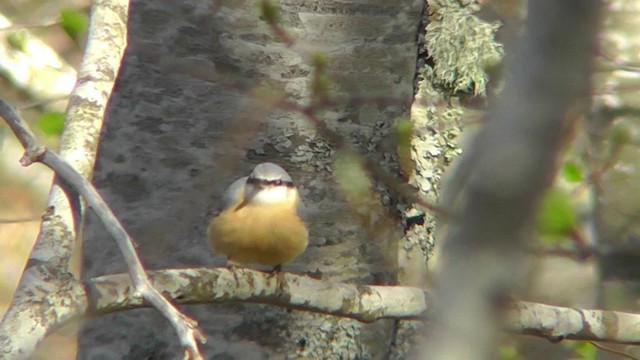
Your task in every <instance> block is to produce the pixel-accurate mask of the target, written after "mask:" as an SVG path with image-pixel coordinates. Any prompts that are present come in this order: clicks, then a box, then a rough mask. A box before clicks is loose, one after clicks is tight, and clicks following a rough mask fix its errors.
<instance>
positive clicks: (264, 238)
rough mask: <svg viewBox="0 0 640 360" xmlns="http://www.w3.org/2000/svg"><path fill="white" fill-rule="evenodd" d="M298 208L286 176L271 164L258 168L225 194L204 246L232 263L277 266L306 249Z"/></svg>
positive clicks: (304, 229) (238, 181)
mask: <svg viewBox="0 0 640 360" xmlns="http://www.w3.org/2000/svg"><path fill="white" fill-rule="evenodd" d="M300 206H301V204H300V195H299V194H298V189H296V187H295V185H294V184H293V181H292V180H291V176H289V174H288V173H287V172H286V171H285V170H284V169H283V168H281V167H280V166H278V165H276V164H272V163H268V162H267V163H262V164H259V165H257V166H256V167H255V168H254V169H253V171H252V172H251V174H250V175H249V176H245V177H243V178H241V179H238V180H236V181H235V182H234V183H233V184H231V186H229V188H228V189H227V191H226V193H225V194H224V196H223V199H222V206H221V208H220V212H219V213H217V214H216V215H215V216H214V217H213V219H211V223H209V230H208V234H209V241H210V242H211V245H212V246H213V248H214V250H215V252H216V253H217V254H222V255H226V256H227V259H228V261H229V262H231V263H241V264H248V263H256V264H262V265H269V266H275V267H279V265H281V264H283V263H287V262H290V261H292V260H293V259H294V258H296V257H297V256H299V255H300V254H302V252H303V251H304V250H305V249H306V247H307V243H308V237H309V235H308V232H307V228H306V227H305V224H304V222H303V221H302V219H301V218H300V214H299V211H300Z"/></svg>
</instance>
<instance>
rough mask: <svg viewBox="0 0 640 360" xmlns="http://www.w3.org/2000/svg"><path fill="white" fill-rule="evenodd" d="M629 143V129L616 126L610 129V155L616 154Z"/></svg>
mask: <svg viewBox="0 0 640 360" xmlns="http://www.w3.org/2000/svg"><path fill="white" fill-rule="evenodd" d="M629 142H631V133H630V131H629V128H627V127H626V126H624V125H618V126H615V127H613V128H612V129H611V132H610V133H609V147H610V150H609V151H610V152H611V154H612V155H615V154H617V152H618V151H620V150H621V149H622V147H624V146H625V145H627V144H628V143H629Z"/></svg>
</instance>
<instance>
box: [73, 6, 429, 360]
mask: <svg viewBox="0 0 640 360" xmlns="http://www.w3.org/2000/svg"><path fill="white" fill-rule="evenodd" d="M255 3H257V2H255ZM279 3H280V6H281V8H282V17H281V20H280V21H279V23H278V24H279V26H281V27H282V28H283V29H284V30H285V31H287V33H288V34H289V35H290V36H291V38H292V39H293V41H294V45H293V46H292V47H290V48H288V47H287V46H285V45H284V44H283V43H282V42H281V41H279V40H280V39H278V37H277V36H276V35H274V32H273V31H272V29H271V28H270V27H269V25H268V24H267V23H266V22H265V21H262V20H260V14H259V11H258V8H257V7H256V5H255V4H254V2H238V1H220V2H219V4H216V2H211V1H195V0H194V1H173V0H162V1H153V2H149V1H134V2H133V4H132V6H131V10H130V17H129V47H128V49H127V53H126V55H125V59H124V62H123V66H122V68H121V72H120V75H119V79H118V83H117V85H116V90H115V92H114V95H113V97H112V99H111V103H110V107H109V111H108V118H107V123H106V127H105V129H104V131H103V135H102V141H101V147H100V154H99V159H98V163H97V168H96V173H95V183H96V185H97V186H98V188H99V191H100V192H101V193H102V194H103V196H104V197H105V198H106V199H107V201H108V202H109V203H110V204H111V206H112V208H113V210H114V211H115V213H116V214H117V215H118V216H119V218H120V219H121V220H122V222H123V223H124V225H125V227H126V228H127V230H128V231H129V232H130V234H131V235H132V236H133V238H134V239H135V240H136V242H137V245H138V251H139V253H140V255H141V257H142V259H143V261H144V263H145V265H146V266H147V268H148V269H159V268H170V267H195V266H220V265H223V264H224V259H223V258H222V257H219V256H215V254H213V253H212V251H211V249H210V248H209V246H208V244H207V241H206V235H205V231H206V226H207V223H208V220H209V217H210V214H211V212H212V210H214V209H215V208H216V207H217V206H218V204H219V201H220V198H221V195H222V192H223V191H224V189H225V188H226V187H227V186H228V185H229V184H230V183H231V182H232V181H233V180H235V179H236V178H238V177H241V176H245V175H247V174H248V173H249V172H250V170H251V168H252V167H253V166H255V164H257V163H260V162H263V161H272V162H276V163H279V164H281V165H283V166H284V167H285V168H286V169H287V170H288V171H289V173H290V174H291V175H292V177H293V179H294V181H295V182H296V183H297V184H298V187H299V188H300V190H301V193H302V196H303V199H304V201H305V203H306V206H307V210H308V212H309V213H311V214H312V215H311V216H310V218H309V219H308V225H309V229H310V245H309V247H308V249H307V250H306V251H305V253H304V254H303V255H302V256H301V257H300V258H298V259H296V260H295V261H294V262H293V263H292V264H289V265H286V266H285V267H284V270H285V271H295V272H305V273H316V274H317V273H320V274H322V276H323V277H325V278H328V279H335V280H340V281H350V282H355V283H380V282H384V281H387V280H386V279H389V278H390V277H389V275H390V274H389V273H390V272H391V271H390V268H389V267H387V266H386V265H385V262H384V260H383V259H384V256H383V255H384V254H383V252H384V251H385V250H384V249H383V247H382V246H379V245H380V244H379V243H377V242H376V241H374V240H372V238H376V237H375V236H373V237H372V236H371V234H370V233H368V232H367V231H365V230H363V227H362V226H360V222H359V220H361V219H360V218H359V217H357V216H355V215H353V213H352V212H350V204H348V203H346V202H345V201H344V200H343V199H342V197H341V196H340V193H339V191H338V190H337V188H336V186H335V184H334V182H333V179H332V172H331V171H332V168H333V160H334V154H335V152H336V148H334V145H335V144H331V143H330V142H329V141H327V139H325V138H323V137H322V134H321V133H320V132H319V131H318V129H317V128H316V127H315V126H314V125H313V124H312V123H310V122H309V121H308V119H307V118H305V117H304V116H303V115H302V114H300V113H298V112H295V111H284V110H276V109H271V108H270V107H269V106H268V104H265V101H264V100H265V99H266V98H267V97H268V95H265V91H264V90H263V89H266V88H270V89H276V90H278V89H279V90H282V91H284V92H285V93H286V94H287V99H288V100H291V101H295V102H298V103H301V104H304V103H305V102H306V101H308V100H309V98H310V93H309V88H310V84H311V82H312V79H313V74H314V68H313V67H312V66H311V61H310V57H309V56H306V55H307V54H311V53H312V52H322V53H323V54H324V55H325V56H326V58H327V61H328V69H327V74H328V75H329V77H330V79H331V80H332V81H333V83H331V85H330V86H329V89H330V90H329V95H330V96H331V97H333V96H376V95H382V96H385V97H387V98H389V99H402V101H395V102H391V101H390V102H388V104H387V103H383V102H378V103H370V102H355V103H351V104H349V105H347V104H346V103H344V104H342V103H341V104H339V105H337V106H335V107H332V108H330V109H327V110H325V111H323V112H322V113H320V114H319V116H318V118H319V119H320V120H322V121H323V122H324V123H326V124H327V125H328V126H329V127H330V128H331V129H333V130H335V131H337V132H338V133H339V134H341V135H342V136H343V137H344V138H345V139H346V140H348V142H350V143H352V144H353V146H354V147H355V148H356V149H357V150H358V151H359V152H361V153H363V154H367V155H368V156H373V157H375V160H376V162H378V163H380V164H382V166H383V167H385V168H387V169H396V164H395V160H394V159H395V144H394V136H393V133H392V129H393V127H392V125H393V122H394V120H395V119H396V118H397V117H399V116H401V115H403V114H407V113H408V111H409V104H410V102H411V98H412V95H413V80H414V73H415V65H416V54H417V44H416V36H417V31H418V27H419V24H420V17H421V11H422V7H423V3H422V2H421V1H419V0H403V1H385V0H367V1H340V2H337V1H336V2H334V1H322V2H312V1H299V0H298V1H281V2H279ZM220 4H221V5H220ZM218 5H220V6H218ZM271 110H273V111H271ZM338 150H339V149H338ZM375 200H376V202H380V201H381V199H380V197H379V196H377V197H375ZM88 220H89V221H88V226H87V229H86V232H85V245H84V250H83V251H84V274H83V275H84V276H85V277H94V276H97V275H102V274H109V273H115V272H123V271H125V268H124V263H123V261H122V259H121V255H120V254H119V252H118V250H117V248H116V246H115V243H114V241H113V240H112V239H111V238H110V237H109V236H108V235H107V234H106V233H105V232H104V230H103V228H102V227H101V225H100V224H99V222H98V221H96V220H94V219H92V218H91V217H90V218H89V219H88ZM395 235H396V236H397V237H400V234H399V233H398V231H395ZM186 313H187V314H189V315H191V316H192V317H194V318H195V319H197V320H198V321H199V323H200V325H201V328H202V329H203V330H204V331H205V332H206V334H207V335H208V341H207V343H206V344H205V345H203V347H202V349H203V353H204V354H205V356H206V357H207V358H211V359H213V358H215V359H260V358H310V359H355V358H367V359H368V358H385V357H387V354H388V353H389V351H390V349H391V343H392V340H393V333H394V331H393V329H394V324H393V322H391V321H378V322H376V323H373V324H363V323H359V322H357V321H354V320H349V319H339V318H335V317H330V316H320V315H315V314H310V313H304V312H299V311H287V310H284V309H277V308H274V307H271V306H266V305H244V304H242V305H240V304H228V305H220V306H218V305H200V306H189V307H187V308H186ZM181 351H182V350H181V348H180V345H179V344H178V340H177V338H176V336H175V334H174V332H173V329H172V328H171V327H170V326H169V324H168V323H167V322H166V321H165V320H164V319H163V318H162V317H161V316H160V315H159V314H158V313H157V312H156V311H155V310H150V309H146V310H134V311H128V312H125V313H119V314H113V315H109V316H105V317H100V318H96V319H92V320H90V321H88V322H87V323H86V325H85V327H84V329H83V332H82V334H81V338H80V351H79V354H78V358H80V359H94V358H96V359H97V358H100V359H165V358H167V359H169V358H171V359H174V358H177V357H179V356H180V355H181Z"/></svg>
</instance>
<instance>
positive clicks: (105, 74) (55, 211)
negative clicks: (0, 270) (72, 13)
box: [0, 0, 128, 359]
mask: <svg viewBox="0 0 640 360" xmlns="http://www.w3.org/2000/svg"><path fill="white" fill-rule="evenodd" d="M127 14H128V0H96V1H94V2H93V5H92V9H91V19H90V23H89V31H88V39H87V46H86V49H85V53H84V57H83V61H82V64H81V66H80V70H79V75H78V77H77V82H76V85H75V88H74V89H73V92H72V94H71V97H70V101H69V105H68V108H67V112H66V118H65V129H64V131H63V134H62V137H61V139H60V154H61V156H62V158H64V159H65V160H66V161H67V162H68V163H69V164H70V165H71V166H72V167H73V168H75V169H76V170H77V171H78V172H79V173H80V174H81V175H82V176H84V177H86V178H91V174H92V172H93V167H94V163H95V157H96V152H97V148H98V139H99V136H100V129H102V123H103V119H104V112H105V109H106V107H107V100H108V99H109V96H110V94H111V90H112V88H113V84H114V82H115V78H116V75H117V74H118V69H119V66H120V62H121V60H122V54H123V52H124V48H125V47H126V44H127V42H126V38H127V26H126V24H127ZM105 29H108V30H105ZM105 49H109V51H105ZM39 80H42V79H39ZM2 105H3V106H2V107H3V110H6V111H9V110H10V107H9V106H8V105H7V104H6V103H3V104H2ZM13 115H14V116H15V113H13ZM17 124H18V123H15V126H12V129H13V130H14V131H16V134H17V135H18V138H19V139H20V141H21V142H22V144H23V145H24V146H25V149H26V150H28V153H29V154H28V156H27V157H26V158H25V159H28V158H31V157H37V154H38V153H40V152H41V151H42V150H41V149H39V148H38V147H37V144H36V143H35V139H34V137H33V134H32V133H31V132H30V131H29V130H28V129H27V128H26V127H20V126H18V125H17ZM48 207H49V211H47V214H46V215H45V216H44V217H43V220H42V223H41V226H40V233H39V235H38V238H37V239H36V242H35V245H34V247H33V250H32V252H31V254H30V255H29V261H28V263H27V266H26V267H25V269H24V271H23V273H22V276H21V279H20V283H19V285H18V288H17V289H16V292H15V294H14V297H13V299H12V302H11V306H10V307H9V309H8V310H7V312H6V313H5V314H4V317H3V319H2V322H0V354H1V355H0V357H2V358H11V359H21V358H26V357H28V356H29V355H30V354H31V353H32V352H33V351H34V349H35V347H36V345H37V344H38V343H39V342H40V341H42V339H43V338H44V337H45V336H46V335H47V334H48V333H50V332H51V331H52V330H53V329H55V328H56V327H57V326H59V325H60V324H63V323H65V322H66V321H67V320H69V319H71V318H73V317H74V316H77V315H79V314H83V313H84V311H85V309H86V307H87V299H86V296H84V295H83V294H84V287H83V285H82V284H81V283H80V281H79V280H78V279H77V278H76V277H74V276H73V275H72V274H71V273H70V271H71V270H70V259H71V257H72V253H73V251H74V248H77V247H78V246H79V244H78V241H77V237H78V229H79V227H80V226H81V224H82V221H83V209H82V202H81V199H80V198H79V197H78V196H77V194H75V192H74V191H72V190H71V189H69V188H68V187H67V186H66V184H65V183H64V181H61V180H60V179H59V178H56V180H55V181H54V183H53V185H52V186H51V190H50V193H49V198H48Z"/></svg>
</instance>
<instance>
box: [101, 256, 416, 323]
mask: <svg viewBox="0 0 640 360" xmlns="http://www.w3.org/2000/svg"><path fill="white" fill-rule="evenodd" d="M149 277H150V278H151V281H152V283H153V284H154V286H155V287H156V288H157V289H160V291H161V292H162V293H163V294H165V295H166V296H167V297H169V298H171V299H173V300H175V301H176V302H179V303H183V304H195V303H228V302H230V301H231V302H236V301H241V302H253V303H263V304H272V305H277V306H281V307H287V308H294V309H300V310H306V311H312V312H318V313H324V314H332V315H336V316H341V317H349V318H352V319H356V320H359V321H362V322H372V321H375V320H379V319H387V318H392V319H417V318H420V317H421V316H422V315H423V314H424V312H425V310H426V309H427V299H428V297H425V292H424V291H423V290H422V289H418V288H411V287H402V286H372V285H354V284H346V283H338V282H333V281H327V280H318V279H313V278H310V277H308V276H300V275H295V274H291V273H279V274H271V273H265V272H261V271H256V270H250V269H244V268H236V269H227V268H216V269H206V268H198V269H176V270H160V271H153V272H150V273H149ZM89 288H90V293H91V295H90V297H91V299H92V301H91V303H92V304H93V305H94V306H95V308H94V309H93V310H94V311H97V312H100V313H105V312H112V311H120V310H125V309H128V308H132V307H139V306H142V304H143V301H142V298H141V297H140V296H139V295H135V294H133V291H132V284H131V282H130V280H129V277H128V276H126V275H125V274H118V275H107V276H101V277H98V278H94V279H92V280H91V282H90V284H89Z"/></svg>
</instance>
